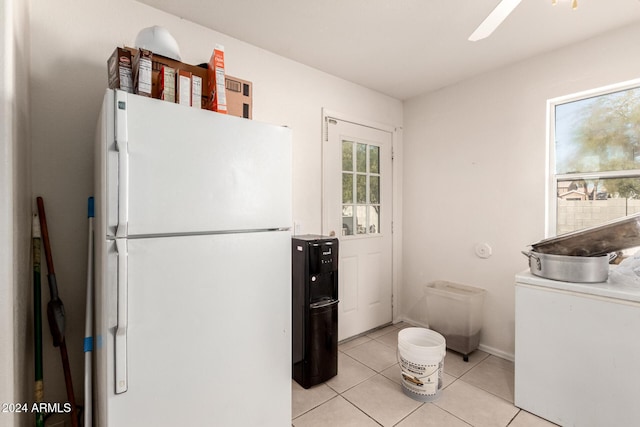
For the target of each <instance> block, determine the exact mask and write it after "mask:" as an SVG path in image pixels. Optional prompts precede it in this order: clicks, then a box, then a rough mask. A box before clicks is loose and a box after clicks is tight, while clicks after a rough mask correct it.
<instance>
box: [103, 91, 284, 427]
mask: <svg viewBox="0 0 640 427" xmlns="http://www.w3.org/2000/svg"><path fill="white" fill-rule="evenodd" d="M96 134H97V135H96V144H97V146H96V164H95V167H96V189H95V203H96V205H95V207H96V213H95V236H96V238H95V245H96V249H95V251H96V262H95V265H96V270H95V271H96V273H95V274H96V290H95V322H96V331H95V333H96V339H95V342H96V346H95V347H96V350H95V353H96V360H95V372H94V376H95V386H94V390H95V398H94V400H95V404H94V412H95V424H96V425H97V426H100V427H106V426H117V427H126V426H142V425H148V426H196V425H199V426H214V425H215V426H217V425H219V426H258V425H259V426H278V427H280V426H283V425H290V423H291V252H290V251H291V249H290V248H291V232H290V227H291V223H292V220H291V210H292V204H291V185H292V181H291V168H292V161H291V131H290V129H288V128H286V127H283V126H273V125H267V124H263V123H259V122H256V121H252V120H246V119H241V118H237V117H231V116H227V115H222V114H218V113H214V112H211V111H206V110H198V109H195V108H189V107H185V106H182V105H177V104H171V103H168V102H165V101H160V100H156V99H150V98H145V97H142V96H137V95H132V94H128V93H125V92H121V91H117V90H116V91H114V90H108V91H107V92H106V94H105V97H104V101H103V106H102V112H101V114H100V117H99V121H98V126H97V131H96Z"/></svg>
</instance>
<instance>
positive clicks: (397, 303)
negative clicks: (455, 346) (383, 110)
mask: <svg viewBox="0 0 640 427" xmlns="http://www.w3.org/2000/svg"><path fill="white" fill-rule="evenodd" d="M330 119H333V120H339V121H342V122H348V123H352V124H355V125H359V126H365V127H369V128H373V129H377V130H381V131H385V132H389V133H391V168H392V175H391V179H392V180H393V182H392V185H391V201H392V203H391V224H392V238H391V254H392V255H391V256H392V261H391V281H392V283H391V321H392V322H393V323H396V322H398V321H400V320H401V318H400V317H399V316H400V312H401V306H402V300H401V298H400V292H399V286H400V284H401V283H402V268H401V267H402V127H400V126H393V125H388V124H383V123H380V122H376V121H373V120H367V119H362V118H358V117H354V116H353V115H350V114H345V113H340V112H337V111H333V110H330V109H327V108H322V139H321V141H322V143H321V147H322V150H321V151H322V156H321V159H322V162H321V163H322V168H321V169H322V174H321V176H322V194H321V200H320V205H321V225H322V233H323V234H325V233H328V224H327V223H326V221H327V212H326V209H327V204H326V203H325V191H326V188H325V183H324V177H325V176H326V174H327V173H328V171H327V170H326V167H327V165H326V164H325V161H324V146H325V144H327V142H328V136H329V128H328V126H329V120H330Z"/></svg>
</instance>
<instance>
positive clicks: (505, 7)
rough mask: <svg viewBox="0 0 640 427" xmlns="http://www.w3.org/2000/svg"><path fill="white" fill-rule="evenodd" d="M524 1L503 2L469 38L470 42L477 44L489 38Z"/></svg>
mask: <svg viewBox="0 0 640 427" xmlns="http://www.w3.org/2000/svg"><path fill="white" fill-rule="evenodd" d="M521 1H522V0H502V1H501V2H500V3H498V5H497V6H496V8H495V9H493V12H491V13H490V14H489V16H487V17H486V19H485V20H484V21H482V24H480V26H479V27H478V28H476V30H475V31H474V32H473V34H471V35H470V36H469V41H472V42H475V41H478V40H482V39H484V38H485V37H489V35H491V33H493V31H494V30H495V29H496V28H498V25H500V24H501V23H502V21H504V20H505V19H506V18H507V16H509V14H511V12H513V9H515V8H516V7H517V6H518V5H519V4H520V2H521Z"/></svg>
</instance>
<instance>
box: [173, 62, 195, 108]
mask: <svg viewBox="0 0 640 427" xmlns="http://www.w3.org/2000/svg"><path fill="white" fill-rule="evenodd" d="M176 103H177V104H180V105H186V106H187V107H191V73H190V72H189V71H185V70H178V72H177V73H176Z"/></svg>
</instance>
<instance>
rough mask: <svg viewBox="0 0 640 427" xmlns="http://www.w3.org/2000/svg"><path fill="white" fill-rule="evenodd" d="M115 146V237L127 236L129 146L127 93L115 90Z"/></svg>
mask: <svg viewBox="0 0 640 427" xmlns="http://www.w3.org/2000/svg"><path fill="white" fill-rule="evenodd" d="M115 135H116V148H117V150H118V226H117V228H116V237H126V236H127V223H128V220H129V147H128V139H129V138H128V135H127V93H126V92H123V91H120V90H117V91H116V129H115Z"/></svg>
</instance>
